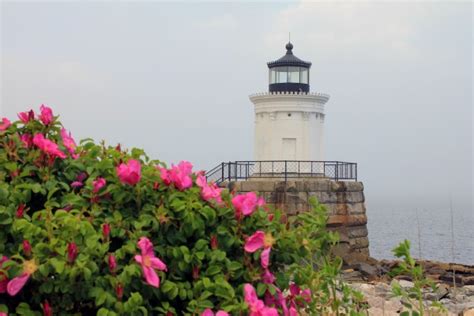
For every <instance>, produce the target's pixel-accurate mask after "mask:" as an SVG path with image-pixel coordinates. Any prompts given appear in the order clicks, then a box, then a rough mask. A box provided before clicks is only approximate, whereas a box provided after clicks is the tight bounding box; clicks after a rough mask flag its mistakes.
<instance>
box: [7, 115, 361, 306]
mask: <svg viewBox="0 0 474 316" xmlns="http://www.w3.org/2000/svg"><path fill="white" fill-rule="evenodd" d="M19 118H20V121H16V122H13V123H10V122H9V121H8V120H6V119H3V123H2V124H0V312H11V313H13V312H16V313H17V314H19V315H40V314H44V315H51V314H52V313H57V312H61V314H65V315H67V314H74V313H76V314H77V313H82V314H86V315H89V314H90V315H93V314H97V315H140V314H143V315H147V314H154V315H158V314H159V315H161V314H164V315H199V314H201V313H202V312H203V311H204V310H206V309H212V310H216V311H217V310H222V311H226V312H229V313H230V314H232V315H242V314H244V313H246V312H247V311H249V306H250V309H252V306H251V304H249V302H248V301H246V300H245V299H244V297H243V289H244V285H245V284H252V285H253V286H254V287H255V289H256V293H257V295H258V297H260V298H264V300H265V304H266V306H268V307H269V308H271V309H275V310H278V312H279V313H281V314H284V315H287V314H289V312H291V311H292V312H296V311H299V312H300V313H313V312H314V311H318V312H324V311H328V310H331V309H334V310H336V311H337V313H339V310H342V311H343V313H347V314H354V315H355V314H356V311H357V310H358V309H359V307H360V306H359V301H360V298H359V297H358V296H357V294H355V293H352V292H351V291H350V290H349V289H348V288H347V287H345V286H344V285H342V283H341V282H340V281H339V280H338V274H339V269H340V265H341V262H340V260H339V259H336V261H332V260H331V259H329V257H328V251H329V248H330V246H331V245H333V244H334V243H335V242H336V241H337V237H336V236H335V235H334V234H331V233H328V232H327V231H326V230H325V224H326V220H327V216H326V215H325V210H324V208H323V207H322V206H321V205H319V204H317V203H316V202H313V203H314V210H313V211H310V212H307V213H305V214H300V215H298V216H297V217H295V218H290V219H288V218H287V217H286V216H285V215H284V214H283V213H282V212H280V211H278V210H270V209H268V208H267V207H266V206H264V205H263V203H262V201H261V199H255V198H254V197H253V196H251V195H248V196H245V197H242V196H239V197H238V198H237V197H235V196H233V195H232V194H230V193H229V192H228V191H227V190H222V191H221V189H219V188H217V187H216V186H215V185H213V184H207V183H203V177H202V173H199V172H194V173H193V172H192V171H191V169H190V168H191V165H190V164H189V163H185V162H183V163H181V164H179V165H178V166H172V167H171V168H169V169H166V166H165V164H163V163H162V162H160V161H157V160H150V159H149V158H148V157H147V156H146V154H145V153H144V152H143V151H142V150H140V149H136V148H134V149H131V150H130V151H127V150H122V149H121V148H120V145H119V146H117V147H111V146H106V145H105V144H104V143H101V144H96V143H94V142H93V141H92V140H90V139H86V140H83V141H82V142H81V143H80V145H79V146H76V144H75V142H74V140H73V139H72V137H71V135H70V134H68V133H67V132H66V131H65V130H64V129H63V128H62V125H61V123H60V122H59V121H58V117H54V116H53V114H52V111H51V109H49V108H47V107H42V108H41V114H40V115H39V116H38V119H37V118H36V116H35V114H34V112H33V111H29V112H23V113H20V114H19ZM259 231H261V232H264V233H265V240H264V244H262V247H263V248H262V247H261V248H259V249H257V250H255V251H252V252H249V251H246V250H245V248H246V243H248V242H249V240H250V238H249V237H250V236H254V235H255V234H256V232H259ZM149 242H150V243H149ZM149 245H151V246H150V247H148V246H149ZM147 247H148V248H147ZM270 250H271V252H270ZM263 253H266V254H267V255H268V256H269V263H268V264H267V265H266V266H265V263H264V259H263V257H264V256H263ZM156 260H158V261H159V263H157V262H158V261H156ZM152 261H153V264H152V263H151V262H152ZM157 264H158V265H157ZM157 267H160V268H157ZM315 268H317V269H315ZM337 289H339V290H342V292H343V298H342V299H339V298H338V297H336V290H337ZM289 310H290V311H289ZM249 312H250V314H251V315H252V313H253V311H252V310H250V311H249ZM253 315H256V314H255V313H254V314H253Z"/></svg>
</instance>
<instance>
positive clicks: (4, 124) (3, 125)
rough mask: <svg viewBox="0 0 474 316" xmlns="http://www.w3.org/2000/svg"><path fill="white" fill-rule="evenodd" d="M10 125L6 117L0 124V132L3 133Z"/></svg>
mask: <svg viewBox="0 0 474 316" xmlns="http://www.w3.org/2000/svg"><path fill="white" fill-rule="evenodd" d="M11 125H12V123H11V122H10V120H9V119H7V118H6V117H4V118H2V121H1V123H0V132H1V131H5V130H6V129H7V128H9V127H10V126H11Z"/></svg>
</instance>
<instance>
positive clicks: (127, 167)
mask: <svg viewBox="0 0 474 316" xmlns="http://www.w3.org/2000/svg"><path fill="white" fill-rule="evenodd" d="M117 175H118V177H119V179H120V181H121V182H122V183H124V184H129V185H135V184H137V183H138V182H139V181H140V178H141V165H140V162H139V161H137V160H134V159H130V160H129V161H128V163H126V164H125V163H121V164H120V165H119V166H118V167H117Z"/></svg>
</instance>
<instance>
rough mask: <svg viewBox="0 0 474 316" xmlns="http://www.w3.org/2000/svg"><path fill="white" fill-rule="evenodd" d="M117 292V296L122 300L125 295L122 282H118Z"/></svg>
mask: <svg viewBox="0 0 474 316" xmlns="http://www.w3.org/2000/svg"><path fill="white" fill-rule="evenodd" d="M115 294H117V298H118V299H119V301H121V300H122V297H123V285H122V283H118V284H117V286H116V287H115Z"/></svg>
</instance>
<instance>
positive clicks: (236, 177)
mask: <svg viewBox="0 0 474 316" xmlns="http://www.w3.org/2000/svg"><path fill="white" fill-rule="evenodd" d="M234 169H235V170H234V174H235V181H239V175H238V174H237V162H235V168H234Z"/></svg>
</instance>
